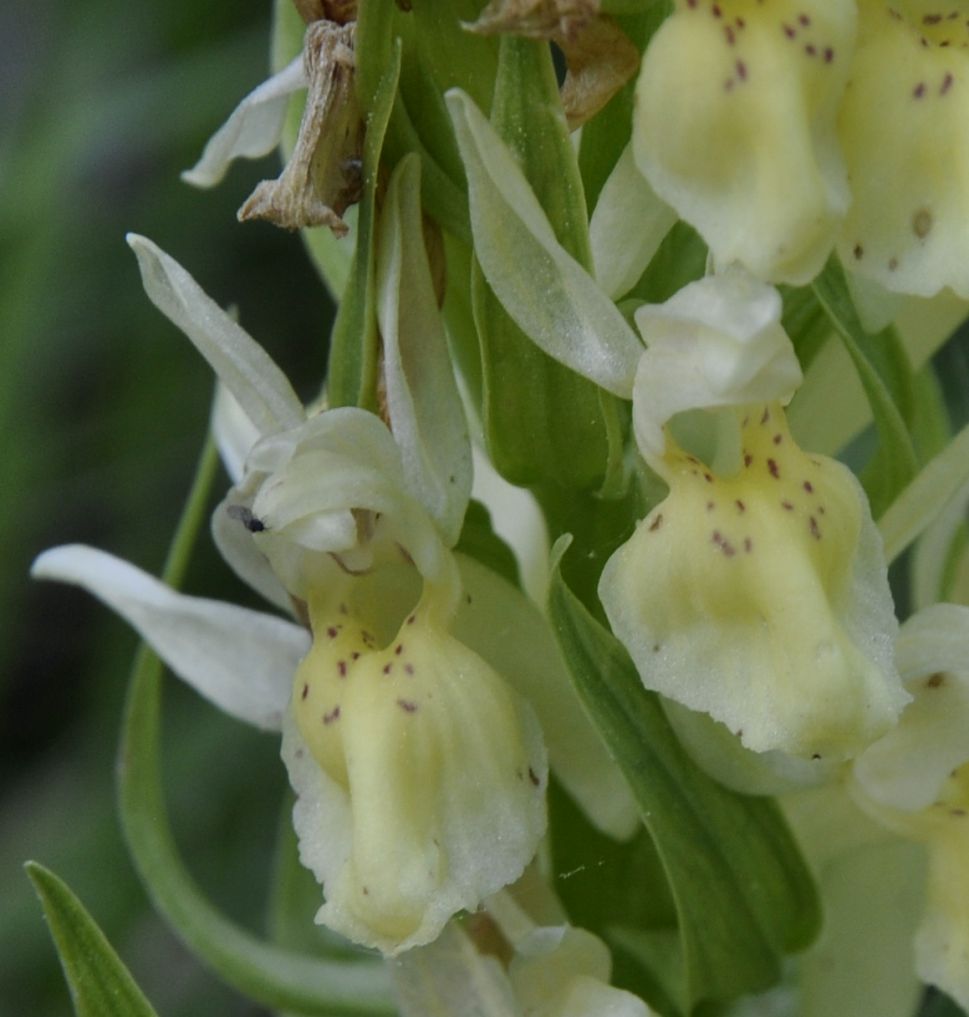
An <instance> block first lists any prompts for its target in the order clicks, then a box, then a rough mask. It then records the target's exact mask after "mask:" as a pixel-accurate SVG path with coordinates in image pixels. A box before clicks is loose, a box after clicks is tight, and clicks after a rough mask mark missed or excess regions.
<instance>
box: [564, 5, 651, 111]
mask: <svg viewBox="0 0 969 1017" xmlns="http://www.w3.org/2000/svg"><path fill="white" fill-rule="evenodd" d="M553 41H554V42H556V43H557V44H558V45H559V46H560V47H561V49H562V52H563V53H564V54H565V62H566V65H567V67H568V73H567V74H566V76H565V81H564V83H563V85H562V106H563V107H564V108H565V116H566V119H567V120H568V122H569V127H570V128H571V129H572V130H575V129H576V127H580V126H581V125H582V124H584V123H585V122H586V121H587V120H591V119H592V117H594V116H595V115H596V113H598V112H599V110H601V109H602V107H603V106H605V104H606V103H607V102H608V101H609V100H610V99H611V98H612V97H613V96H614V95H615V94H616V92H618V91H619V89H620V88H622V86H623V85H625V84H626V82H627V81H629V79H630V78H632V77H633V76H634V75H635V74H636V72H637V71H638V70H639V50H637V49H636V47H635V45H634V44H633V43H632V41H631V40H630V39H629V37H628V36H627V35H626V34H625V33H624V32H623V30H622V29H621V28H620V27H619V26H618V25H617V24H616V23H615V22H614V21H613V20H612V19H611V18H607V17H599V18H593V19H592V20H591V21H588V22H586V24H585V25H583V26H582V28H581V29H579V31H577V32H576V33H575V36H574V38H572V39H554V40H553Z"/></svg>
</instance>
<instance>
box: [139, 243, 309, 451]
mask: <svg viewBox="0 0 969 1017" xmlns="http://www.w3.org/2000/svg"><path fill="white" fill-rule="evenodd" d="M127 240H128V245H129V246H130V247H131V249H132V250H133V251H134V252H135V254H136V255H137V257H138V267H139V268H140V269H141V278H142V282H143V283H144V286H145V292H146V293H147V294H148V296H149V297H150V298H151V301H152V303H153V304H154V305H155V306H156V307H157V308H158V309H159V310H160V311H161V312H162V314H164V315H165V316H166V317H167V318H168V319H169V320H170V321H171V322H172V323H173V324H175V325H177V326H178V328H180V329H181V330H182V331H183V332H184V333H185V335H186V336H188V338H189V339H191V340H192V342H193V343H194V344H195V347H196V348H197V349H198V351H199V353H201V354H202V356H203V357H205V359H206V360H207V361H208V362H209V365H210V366H211V367H212V369H213V370H214V371H215V373H216V374H217V375H218V376H219V378H220V379H221V380H222V382H223V383H224V384H225V386H226V388H228V389H229V391H230V392H231V393H232V394H233V395H234V396H235V398H236V399H237V400H238V402H239V405H240V406H241V407H242V409H243V410H244V411H245V413H246V416H248V417H249V419H250V420H251V421H252V424H253V426H255V427H256V428H257V429H258V430H259V433H260V434H271V433H272V432H274V431H281V430H284V429H286V428H289V427H295V426H296V425H297V424H299V423H301V422H302V421H303V420H304V418H305V413H304V412H303V405H302V403H301V402H300V401H299V399H297V397H296V393H295V392H294V391H293V389H292V386H291V385H290V384H289V382H288V381H287V380H286V376H285V375H284V374H283V372H282V371H280V369H279V368H278V367H277V366H276V365H275V364H274V363H273V361H272V359H271V358H270V357H269V355H268V354H267V353H266V351H265V350H264V349H263V348H262V347H261V346H260V345H259V344H258V343H256V342H255V341H254V340H253V339H252V338H251V337H250V336H249V335H248V333H247V332H246V331H245V330H244V329H242V328H241V327H240V326H239V325H237V324H236V323H235V322H234V321H233V320H232V319H231V318H230V317H229V316H228V315H227V314H226V313H225V311H223V310H222V308H221V307H219V305H218V304H216V303H215V301H214V300H212V299H211V298H210V297H208V296H206V294H205V293H204V292H203V291H202V289H201V287H200V286H199V285H198V283H197V282H196V281H195V280H194V279H193V278H192V277H191V276H190V275H189V274H188V272H186V271H185V269H184V268H182V266H181V265H179V264H178V262H177V261H175V259H174V258H171V257H169V256H168V255H167V254H165V252H164V251H162V250H161V249H160V248H158V247H157V246H156V245H155V244H153V243H152V242H151V241H150V240H148V239H147V238H145V237H140V236H138V235H137V234H135V233H129V234H128V236H127Z"/></svg>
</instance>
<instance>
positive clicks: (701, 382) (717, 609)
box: [599, 268, 908, 761]
mask: <svg viewBox="0 0 969 1017" xmlns="http://www.w3.org/2000/svg"><path fill="white" fill-rule="evenodd" d="M780 313H781V301H780V297H779V295H778V294H777V293H776V292H775V291H774V290H773V289H771V288H770V287H768V286H765V285H764V284H762V283H758V282H756V281H755V280H754V279H752V278H751V277H750V276H749V275H748V274H747V273H746V272H744V271H743V270H741V269H739V268H736V269H733V270H731V271H730V272H728V273H726V274H724V275H722V276H712V277H708V278H706V279H703V280H701V281H699V282H697V283H693V284H691V285H689V286H687V287H685V288H684V289H682V290H681V291H679V292H678V293H677V294H676V295H675V296H674V297H672V298H671V299H670V300H669V301H667V302H666V303H665V304H662V305H658V306H646V307H643V308H641V309H640V310H639V311H638V312H637V316H636V320H637V324H638V325H639V327H640V330H641V331H642V333H643V336H644V338H645V340H646V343H647V346H648V349H647V351H646V353H645V354H644V355H643V357H642V359H641V361H640V365H639V369H638V371H637V375H636V382H635V387H634V392H633V414H634V424H635V432H636V439H637V442H638V444H639V449H640V452H641V453H642V455H643V457H644V458H645V459H646V461H647V463H649V465H650V466H651V467H652V468H653V469H654V470H655V471H656V472H657V473H658V474H659V475H660V476H661V477H662V478H663V479H664V480H665V481H666V482H667V484H668V485H669V488H670V491H669V495H668V496H667V498H666V499H665V500H664V501H663V502H662V503H660V504H659V505H657V506H656V507H655V508H654V509H653V511H652V512H651V513H650V514H649V515H648V516H647V517H646V518H645V519H644V520H642V522H641V523H640V524H639V526H638V528H637V530H636V532H635V533H634V534H633V536H632V537H631V538H630V539H629V541H627V543H626V544H624V545H623V546H622V547H620V548H619V550H618V551H616V553H615V554H614V555H613V557H612V558H611V559H610V560H609V562H608V563H607V564H606V567H605V569H604V571H603V574H602V579H601V582H600V586H599V593H600V597H601V599H602V602H603V605H604V607H605V609H606V614H607V615H608V617H609V620H610V622H611V624H612V627H613V631H614V632H615V633H616V635H617V636H618V637H619V639H620V640H621V641H622V642H623V643H624V644H625V645H626V648H627V649H628V650H629V652H630V654H631V655H632V657H633V660H634V662H635V663H636V666H637V669H638V670H639V673H640V676H641V677H642V679H643V682H644V683H645V685H646V686H647V687H648V688H651V689H655V690H656V691H658V692H661V693H662V694H663V695H664V696H666V697H668V698H669V699H671V700H674V701H675V702H676V703H680V704H682V705H684V706H686V707H688V708H689V709H691V710H696V711H701V712H703V713H708V714H710V715H711V716H712V717H713V718H715V719H716V720H719V721H721V722H722V723H723V724H725V725H726V726H727V728H729V730H730V731H731V732H733V733H734V734H735V735H736V736H737V737H739V739H740V740H741V742H742V744H743V745H744V746H745V747H747V748H748V749H752V750H754V751H755V752H761V753H763V752H768V751H772V750H779V751H780V752H782V753H787V754H789V755H792V756H797V757H801V758H802V759H805V760H810V761H821V760H827V759H831V760H843V759H845V758H850V757H851V756H853V755H856V754H857V753H858V752H860V751H861V750H862V749H863V748H864V747H865V746H867V745H868V744H870V743H871V742H872V741H874V740H875V739H876V738H877V737H879V736H880V735H881V734H883V733H884V732H885V731H886V730H888V728H889V727H890V726H891V725H892V724H893V723H894V721H895V719H896V717H897V716H898V714H899V712H900V711H901V709H902V707H903V706H904V704H905V703H906V702H907V700H908V696H907V694H906V693H905V691H904V690H903V688H902V686H901V683H900V681H899V678H898V676H897V674H896V672H895V669H894V666H893V664H892V644H893V639H894V635H895V631H896V627H897V626H896V622H895V616H894V611H893V605H892V599H891V595H890V593H889V589H888V582H887V572H886V566H885V561H884V556H883V553H882V550H881V543H880V539H879V537H878V533H877V531H876V529H875V526H874V523H873V522H872V519H871V515H870V512H869V510H868V505H867V501H866V499H865V496H864V494H863V493H862V491H861V488H860V486H859V484H858V482H857V481H856V480H855V478H854V476H853V475H852V474H851V472H850V471H849V470H848V469H846V468H845V467H844V466H842V465H840V464H839V463H837V462H835V461H833V460H830V459H826V458H824V457H820V456H813V455H809V454H807V453H805V452H803V451H802V450H801V449H800V448H798V446H797V445H796V444H795V442H794V440H793V439H792V437H791V434H790V431H789V429H788V427H787V423H786V420H785V415H784V410H783V408H782V406H783V403H785V402H787V401H788V400H789V399H790V396H791V394H792V392H793V390H794V388H795V387H796V386H797V384H798V383H799V381H800V377H801V375H800V369H799V367H798V364H797V360H796V358H795V356H794V351H793V348H792V346H791V344H790V340H789V339H788V338H787V335H786V334H785V332H784V330H783V329H782V327H781V325H780ZM697 410H705V411H713V412H707V413H701V414H699V415H697V413H696V411H697ZM688 411H690V412H688ZM678 414H680V415H682V416H677V415H678ZM704 428H706V430H707V432H708V433H706V434H704V433H703V429H704ZM691 429H692V432H693V433H692V434H691V433H690V430H691ZM711 439H712V442H711ZM704 457H705V458H704Z"/></svg>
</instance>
